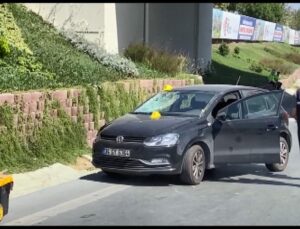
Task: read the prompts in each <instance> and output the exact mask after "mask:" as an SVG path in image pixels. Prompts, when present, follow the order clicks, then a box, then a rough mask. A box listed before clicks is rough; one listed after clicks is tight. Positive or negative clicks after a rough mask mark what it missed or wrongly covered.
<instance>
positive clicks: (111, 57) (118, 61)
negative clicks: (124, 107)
mask: <svg viewBox="0 0 300 229" xmlns="http://www.w3.org/2000/svg"><path fill="white" fill-rule="evenodd" d="M62 34H63V35H64V36H65V37H66V38H67V39H68V40H69V41H70V42H71V43H72V44H73V45H74V46H75V47H76V48H77V49H78V50H81V51H83V52H85V53H87V54H88V55H90V56H91V57H92V58H94V59H96V60H97V61H99V63H100V64H102V65H104V66H106V67H108V68H110V69H112V70H115V71H117V72H120V73H122V74H125V75H128V76H138V75H139V72H138V69H137V68H136V66H135V64H134V63H133V62H132V61H130V60H128V59H126V58H124V57H121V56H119V55H118V54H109V53H107V52H106V51H105V50H104V49H103V48H100V47H99V45H97V44H96V43H94V42H90V41H87V40H86V39H85V38H84V37H83V36H80V35H78V34H77V33H76V32H74V31H72V30H63V31H62Z"/></svg>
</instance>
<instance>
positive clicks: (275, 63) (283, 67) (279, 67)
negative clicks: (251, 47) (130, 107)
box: [259, 58, 295, 75]
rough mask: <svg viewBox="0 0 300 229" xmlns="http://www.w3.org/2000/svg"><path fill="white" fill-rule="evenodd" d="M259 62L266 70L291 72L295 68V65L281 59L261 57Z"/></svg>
mask: <svg viewBox="0 0 300 229" xmlns="http://www.w3.org/2000/svg"><path fill="white" fill-rule="evenodd" d="M259 63H260V64H261V65H262V66H263V67H264V68H265V69H266V70H269V71H270V70H272V69H274V70H276V71H279V72H280V73H281V74H284V75H286V74H291V73H292V72H293V71H294V70H295V66H294V65H292V64H290V63H286V62H284V61H283V60H281V59H269V58H263V59H261V60H260V61H259Z"/></svg>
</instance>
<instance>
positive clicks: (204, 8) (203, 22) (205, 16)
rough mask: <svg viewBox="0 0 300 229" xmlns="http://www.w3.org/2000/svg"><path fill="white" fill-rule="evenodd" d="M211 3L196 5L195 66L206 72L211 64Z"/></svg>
mask: <svg viewBox="0 0 300 229" xmlns="http://www.w3.org/2000/svg"><path fill="white" fill-rule="evenodd" d="M212 11H213V3H198V28H197V30H196V31H198V34H197V37H198V39H197V46H196V47H197V57H196V59H197V65H198V67H199V68H201V69H203V70H207V67H208V64H209V63H210V62H211V52H212V50H211V47H212Z"/></svg>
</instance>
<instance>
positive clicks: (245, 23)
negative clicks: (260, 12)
mask: <svg viewBox="0 0 300 229" xmlns="http://www.w3.org/2000/svg"><path fill="white" fill-rule="evenodd" d="M255 23H256V19H255V18H252V17H247V16H241V20H240V26H239V34H238V40H252V38H253V34H254V28H255Z"/></svg>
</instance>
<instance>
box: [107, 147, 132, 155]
mask: <svg viewBox="0 0 300 229" xmlns="http://www.w3.org/2000/svg"><path fill="white" fill-rule="evenodd" d="M103 154H104V155H107V156H116V157H130V150H128V149H111V148H105V149H104V151H103Z"/></svg>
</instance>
